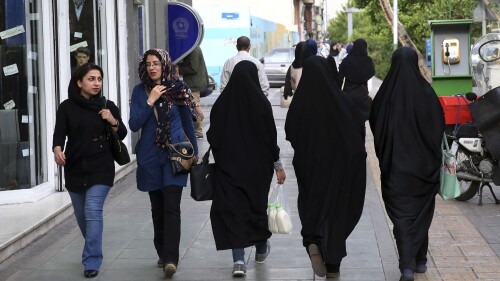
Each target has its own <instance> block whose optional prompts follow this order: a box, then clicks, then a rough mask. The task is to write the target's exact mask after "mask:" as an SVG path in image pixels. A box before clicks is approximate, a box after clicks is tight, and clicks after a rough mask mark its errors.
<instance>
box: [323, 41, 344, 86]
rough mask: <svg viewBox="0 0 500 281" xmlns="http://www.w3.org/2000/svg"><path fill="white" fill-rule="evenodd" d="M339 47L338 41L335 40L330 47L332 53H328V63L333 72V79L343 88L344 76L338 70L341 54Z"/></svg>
mask: <svg viewBox="0 0 500 281" xmlns="http://www.w3.org/2000/svg"><path fill="white" fill-rule="evenodd" d="M339 53H340V51H339V49H338V46H337V43H335V42H333V43H332V47H331V48H330V54H329V55H328V58H327V60H328V64H329V65H330V69H331V70H332V73H333V76H332V78H333V81H334V82H335V83H336V84H337V86H338V87H339V88H342V82H343V81H342V80H343V78H342V76H340V74H339V70H338V56H339Z"/></svg>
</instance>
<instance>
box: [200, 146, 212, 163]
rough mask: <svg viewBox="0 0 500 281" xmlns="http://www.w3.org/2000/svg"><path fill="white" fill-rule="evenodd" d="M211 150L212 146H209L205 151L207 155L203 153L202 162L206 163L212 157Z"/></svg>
mask: <svg viewBox="0 0 500 281" xmlns="http://www.w3.org/2000/svg"><path fill="white" fill-rule="evenodd" d="M210 150H212V147H211V146H210V147H208V150H207V152H205V155H203V158H202V160H201V164H203V165H206V164H208V159H209V158H210Z"/></svg>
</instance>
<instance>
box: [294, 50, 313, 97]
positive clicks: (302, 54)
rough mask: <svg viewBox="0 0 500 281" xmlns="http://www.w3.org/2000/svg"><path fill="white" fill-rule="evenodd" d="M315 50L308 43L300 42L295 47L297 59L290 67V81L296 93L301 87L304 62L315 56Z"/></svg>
mask: <svg viewBox="0 0 500 281" xmlns="http://www.w3.org/2000/svg"><path fill="white" fill-rule="evenodd" d="M315 55H316V53H314V48H313V47H312V46H311V45H307V44H306V42H299V44H297V47H295V59H294V60H293V62H292V65H291V66H290V81H291V86H292V90H294V91H296V90H297V86H298V85H299V81H300V77H301V76H302V62H303V61H304V60H305V59H307V58H309V57H311V56H315Z"/></svg>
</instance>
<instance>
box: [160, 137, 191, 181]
mask: <svg viewBox="0 0 500 281" xmlns="http://www.w3.org/2000/svg"><path fill="white" fill-rule="evenodd" d="M167 148H168V151H169V152H170V163H171V164H172V172H173V174H174V176H176V175H182V174H187V173H189V171H190V170H191V165H193V161H194V148H193V144H192V143H191V142H190V141H183V142H178V143H174V144H170V143H169V144H168V146H167Z"/></svg>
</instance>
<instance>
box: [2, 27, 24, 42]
mask: <svg viewBox="0 0 500 281" xmlns="http://www.w3.org/2000/svg"><path fill="white" fill-rule="evenodd" d="M21 33H24V26H22V25H19V26H16V27H13V28H11V29H7V30H4V31H2V32H0V38H2V39H6V38H9V37H12V36H16V35H18V34H21Z"/></svg>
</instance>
